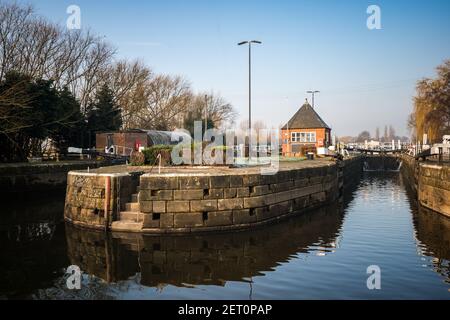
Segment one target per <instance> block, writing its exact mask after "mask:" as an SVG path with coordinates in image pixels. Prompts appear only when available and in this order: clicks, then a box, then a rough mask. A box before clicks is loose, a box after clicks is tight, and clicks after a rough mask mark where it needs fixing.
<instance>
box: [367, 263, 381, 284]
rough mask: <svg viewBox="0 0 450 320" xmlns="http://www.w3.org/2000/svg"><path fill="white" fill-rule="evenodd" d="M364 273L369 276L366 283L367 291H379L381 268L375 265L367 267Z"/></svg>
mask: <svg viewBox="0 0 450 320" xmlns="http://www.w3.org/2000/svg"><path fill="white" fill-rule="evenodd" d="M366 272H367V274H370V276H369V277H368V278H367V281H366V285H367V289H369V290H381V268H380V267H379V266H377V265H371V266H368V267H367V270H366Z"/></svg>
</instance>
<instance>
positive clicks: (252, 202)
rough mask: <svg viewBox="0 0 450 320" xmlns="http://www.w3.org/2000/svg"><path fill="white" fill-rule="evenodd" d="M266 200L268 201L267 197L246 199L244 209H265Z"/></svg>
mask: <svg viewBox="0 0 450 320" xmlns="http://www.w3.org/2000/svg"><path fill="white" fill-rule="evenodd" d="M266 199H267V197H266V196H258V197H250V198H244V208H246V209H250V208H257V207H263V206H265V205H266Z"/></svg>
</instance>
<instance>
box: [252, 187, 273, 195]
mask: <svg viewBox="0 0 450 320" xmlns="http://www.w3.org/2000/svg"><path fill="white" fill-rule="evenodd" d="M249 190H250V195H251V196H262V195H265V194H268V193H270V189H269V185H267V184H265V185H261V186H253V187H250V189H249Z"/></svg>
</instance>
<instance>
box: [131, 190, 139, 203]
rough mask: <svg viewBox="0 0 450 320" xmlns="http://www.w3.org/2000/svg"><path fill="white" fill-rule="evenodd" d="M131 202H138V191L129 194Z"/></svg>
mask: <svg viewBox="0 0 450 320" xmlns="http://www.w3.org/2000/svg"><path fill="white" fill-rule="evenodd" d="M131 202H139V191H138V193H134V194H132V195H131Z"/></svg>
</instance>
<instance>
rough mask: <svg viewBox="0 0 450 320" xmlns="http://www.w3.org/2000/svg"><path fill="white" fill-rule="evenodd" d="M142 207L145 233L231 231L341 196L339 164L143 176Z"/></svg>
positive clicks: (140, 196)
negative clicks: (265, 172) (268, 170)
mask: <svg viewBox="0 0 450 320" xmlns="http://www.w3.org/2000/svg"><path fill="white" fill-rule="evenodd" d="M140 190H141V191H140V194H139V202H140V210H141V212H143V213H144V226H143V227H144V229H145V230H144V231H149V232H151V231H156V230H161V229H163V230H168V231H177V232H190V231H192V230H194V229H195V230H208V231H215V230H227V229H230V228H242V227H247V226H251V225H257V224H261V223H265V222H267V221H272V220H274V219H277V218H279V217H280V216H284V215H289V214H293V213H295V212H298V211H301V210H305V209H311V208H315V207H318V206H320V205H324V204H326V203H328V202H330V201H333V200H335V199H336V197H337V195H338V191H337V167H336V165H335V164H334V163H330V164H329V165H326V164H322V165H321V166H319V167H311V168H300V169H299V168H290V169H285V170H280V171H279V172H278V173H277V174H275V175H261V174H260V173H254V171H253V173H248V172H245V171H239V170H235V171H231V172H229V173H228V174H226V175H225V174H224V175H220V174H214V175H208V174H207V173H205V174H182V173H180V174H177V175H143V176H141V180H140Z"/></svg>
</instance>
